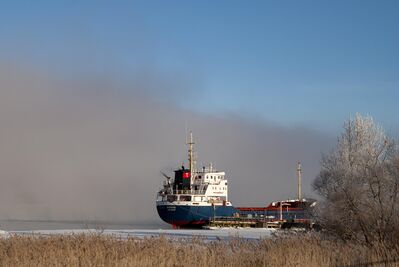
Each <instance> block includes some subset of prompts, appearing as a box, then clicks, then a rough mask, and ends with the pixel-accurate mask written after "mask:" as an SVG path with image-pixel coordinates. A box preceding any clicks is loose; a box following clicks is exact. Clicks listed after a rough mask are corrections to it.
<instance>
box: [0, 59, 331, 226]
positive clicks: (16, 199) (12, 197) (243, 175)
mask: <svg viewBox="0 0 399 267" xmlns="http://www.w3.org/2000/svg"><path fill="white" fill-rule="evenodd" d="M145 79H147V80H148V81H151V82H145V81H144V82H143V81H132V83H131V84H129V85H126V84H125V85H124V86H120V85H117V84H116V83H113V82H112V81H110V80H107V79H105V78H103V77H94V78H93V80H92V81H82V80H79V79H75V80H72V79H70V80H68V81H65V80H63V81H62V82H61V79H56V78H53V77H52V76H51V75H50V74H46V73H40V72H35V71H32V70H26V69H25V70H21V69H18V68H15V67H14V68H12V67H10V66H8V67H5V66H2V67H0V181H1V186H0V219H2V220H4V219H36V220H82V221H83V220H107V221H114V222H120V221H129V222H134V223H142V222H153V223H157V222H159V218H158V216H157V214H156V209H155V202H154V201H155V194H156V192H157V190H158V189H159V188H160V186H161V181H162V177H161V175H160V171H164V172H169V173H170V174H172V170H173V169H174V168H175V167H178V166H179V165H181V163H182V162H183V161H185V162H187V161H186V154H187V148H186V146H185V139H186V136H185V133H186V129H191V130H193V132H194V136H195V141H196V150H197V155H198V165H200V166H201V165H203V164H208V163H209V162H212V163H213V164H214V166H216V168H218V169H219V170H224V171H226V172H227V175H228V177H229V180H230V183H229V185H230V200H231V201H232V202H233V204H234V205H237V206H245V205H266V204H268V202H270V201H273V200H279V199H282V198H290V197H291V198H293V197H295V194H296V177H295V168H296V162H297V161H298V160H300V161H301V162H302V164H303V176H304V177H303V183H304V184H303V188H304V193H305V195H310V194H311V189H310V183H311V182H312V180H313V179H314V177H315V175H316V174H317V172H318V171H319V161H320V157H321V152H322V151H327V150H328V149H330V148H331V147H332V144H333V143H334V142H335V140H336V139H335V137H334V136H332V137H331V136H328V135H326V134H322V133H319V132H317V131H314V130H312V129H309V128H306V127H296V128H283V127H279V126H278V125H274V124H270V123H267V122H265V121H261V120H257V119H256V118H253V119H244V116H239V114H235V115H234V114H230V115H223V116H220V117H212V116H209V115H201V114H198V113H193V112H190V111H187V110H183V109H180V108H179V107H177V106H176V105H174V104H173V102H167V101H163V99H165V97H166V96H165V95H166V94H165V93H164V92H165V91H162V90H160V92H163V93H159V94H158V93H157V90H151V92H150V93H148V92H146V90H147V89H148V90H150V89H151V88H147V87H157V82H152V81H153V80H155V81H157V77H151V75H147V77H145ZM149 84H150V85H151V86H149ZM159 86H160V87H164V84H161V83H160V84H159ZM170 86H174V85H170ZM176 86H177V87H178V85H176ZM166 89H167V88H166ZM172 91H173V90H172ZM178 92H179V94H181V93H182V90H180V89H179V90H178ZM171 96H172V97H173V96H174V95H173V93H172V94H171ZM171 96H170V95H169V96H167V97H166V99H168V100H170V98H171ZM191 96H192V95H191ZM202 97H204V101H206V100H205V99H206V96H202ZM221 101H223V100H222V99H221Z"/></svg>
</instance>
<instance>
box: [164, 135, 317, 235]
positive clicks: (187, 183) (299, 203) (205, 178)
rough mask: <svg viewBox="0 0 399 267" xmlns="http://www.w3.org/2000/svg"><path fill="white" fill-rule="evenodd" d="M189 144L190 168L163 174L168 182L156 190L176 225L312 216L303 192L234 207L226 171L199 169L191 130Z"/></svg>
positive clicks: (204, 224)
mask: <svg viewBox="0 0 399 267" xmlns="http://www.w3.org/2000/svg"><path fill="white" fill-rule="evenodd" d="M188 146H189V149H188V168H186V167H185V166H184V165H183V166H181V168H179V169H177V170H175V171H174V178H172V177H170V176H168V175H166V174H164V173H162V174H163V176H164V177H165V181H164V183H163V187H162V189H161V190H160V191H159V192H158V193H157V199H156V207H157V211H158V214H159V216H160V218H161V219H162V220H163V221H165V222H166V223H169V224H171V225H172V226H173V227H174V228H183V227H187V228H199V227H203V226H206V225H208V224H209V223H210V222H211V221H212V220H215V219H216V218H224V219H226V218H258V219H261V220H268V221H274V220H288V219H305V218H308V217H309V214H308V213H307V207H309V205H311V203H310V202H309V201H306V200H305V199H302V198H301V196H300V193H298V199H297V200H287V201H280V202H273V203H271V204H270V205H269V206H266V207H237V208H236V207H234V206H233V205H232V203H231V202H230V201H229V198H228V185H229V184H228V179H227V176H226V173H225V172H223V171H217V170H216V169H214V168H213V166H212V164H210V165H209V166H208V167H202V169H201V170H198V171H197V170H196V167H195V160H194V142H193V135H192V133H190V139H189V142H188ZM299 170H300V165H299ZM298 192H300V175H299V180H298Z"/></svg>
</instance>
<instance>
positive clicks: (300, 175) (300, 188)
mask: <svg viewBox="0 0 399 267" xmlns="http://www.w3.org/2000/svg"><path fill="white" fill-rule="evenodd" d="M297 174H298V200H301V199H302V168H301V163H300V162H298V167H297Z"/></svg>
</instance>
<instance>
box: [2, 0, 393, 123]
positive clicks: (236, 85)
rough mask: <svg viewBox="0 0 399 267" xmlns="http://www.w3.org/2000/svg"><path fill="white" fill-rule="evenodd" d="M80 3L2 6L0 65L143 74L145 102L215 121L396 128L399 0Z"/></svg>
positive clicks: (126, 76)
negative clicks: (357, 120)
mask: <svg viewBox="0 0 399 267" xmlns="http://www.w3.org/2000/svg"><path fill="white" fill-rule="evenodd" d="M82 2H83V1H81V2H79V1H31V2H28V1H9V2H7V3H5V2H2V3H1V4H0V60H1V61H2V62H3V63H5V64H8V63H10V64H27V65H30V66H38V68H40V69H41V70H43V71H49V73H56V74H57V75H60V76H65V77H71V76H85V75H92V74H95V75H108V76H110V77H113V79H116V80H120V81H125V82H128V81H129V80H130V79H131V77H132V76H137V75H138V76H139V75H140V74H141V73H146V72H148V71H150V72H154V73H157V75H158V76H160V77H161V78H159V79H160V82H158V83H157V85H158V86H159V88H156V89H155V91H156V92H155V95H157V94H158V95H161V96H164V95H165V94H169V93H170V95H171V96H173V97H170V98H166V99H167V100H168V101H174V102H175V103H174V104H176V105H179V106H181V107H183V108H186V109H192V110H195V111H197V112H201V113H207V114H213V115H218V116H219V115H222V116H223V115H225V114H228V115H231V114H233V115H234V114H239V115H240V116H244V117H249V118H256V119H260V121H272V122H275V123H278V124H281V125H283V126H289V127H291V126H298V125H306V126H310V127H313V128H316V129H319V130H322V131H340V129H341V128H340V127H341V125H342V123H343V121H344V120H346V119H347V118H348V117H349V116H350V115H351V114H352V115H353V114H355V113H356V112H360V113H364V114H370V115H372V116H373V117H374V118H375V119H376V120H377V121H378V122H380V123H382V124H383V125H384V126H385V127H386V128H387V129H388V130H391V129H395V131H396V129H399V115H398V114H399V107H398V104H397V103H398V99H399V49H398V48H399V16H398V14H399V1H360V0H358V1H142V2H135V1H84V3H82ZM163 82H165V83H172V84H176V87H179V89H176V90H174V89H173V88H172V89H171V87H173V86H170V85H169V86H165V87H164V86H162V83H163ZM163 88H168V89H163ZM162 90H170V92H162ZM176 95H179V96H180V97H174V96H176Z"/></svg>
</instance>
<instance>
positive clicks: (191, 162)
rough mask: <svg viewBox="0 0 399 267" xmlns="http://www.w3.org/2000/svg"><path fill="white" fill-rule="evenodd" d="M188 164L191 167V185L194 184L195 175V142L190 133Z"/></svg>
mask: <svg viewBox="0 0 399 267" xmlns="http://www.w3.org/2000/svg"><path fill="white" fill-rule="evenodd" d="M188 164H189V165H190V185H191V184H192V183H193V174H194V141H193V133H192V132H191V131H190V141H189V142H188Z"/></svg>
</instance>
